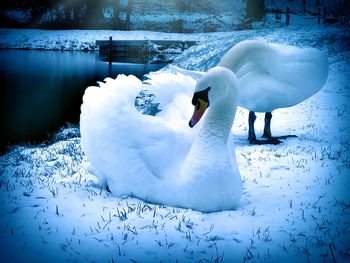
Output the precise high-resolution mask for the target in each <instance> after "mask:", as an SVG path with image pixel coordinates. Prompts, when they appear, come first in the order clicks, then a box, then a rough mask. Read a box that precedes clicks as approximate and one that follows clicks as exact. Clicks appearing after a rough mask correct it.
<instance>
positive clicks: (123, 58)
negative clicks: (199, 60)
mask: <svg viewBox="0 0 350 263" xmlns="http://www.w3.org/2000/svg"><path fill="white" fill-rule="evenodd" d="M196 44H197V42H196V41H176V40H113V39H112V37H110V38H109V40H97V41H96V45H98V46H99V55H100V59H101V60H102V61H107V62H109V63H112V62H124V63H138V64H164V63H171V62H172V60H173V58H174V57H175V56H176V55H178V54H181V53H182V52H183V51H184V50H185V49H187V48H189V47H191V46H194V45H196Z"/></svg>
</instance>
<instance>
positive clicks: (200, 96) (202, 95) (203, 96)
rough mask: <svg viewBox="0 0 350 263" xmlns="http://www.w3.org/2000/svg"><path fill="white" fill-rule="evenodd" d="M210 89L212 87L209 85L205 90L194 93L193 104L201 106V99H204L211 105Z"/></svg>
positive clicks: (197, 106)
mask: <svg viewBox="0 0 350 263" xmlns="http://www.w3.org/2000/svg"><path fill="white" fill-rule="evenodd" d="M210 89H211V87H208V88H206V89H205V90H202V91H197V92H195V93H194V94H193V98H192V105H193V106H196V109H197V108H199V107H200V105H199V99H201V100H204V101H205V102H206V103H207V104H208V107H209V98H208V93H209V90H210Z"/></svg>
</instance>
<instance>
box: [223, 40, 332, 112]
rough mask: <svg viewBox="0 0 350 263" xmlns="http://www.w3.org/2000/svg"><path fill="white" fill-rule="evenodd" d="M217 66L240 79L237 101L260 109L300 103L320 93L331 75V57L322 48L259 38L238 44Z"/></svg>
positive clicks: (251, 108)
mask: <svg viewBox="0 0 350 263" xmlns="http://www.w3.org/2000/svg"><path fill="white" fill-rule="evenodd" d="M218 65H219V66H224V67H227V68H229V69H231V70H232V71H234V72H235V73H236V75H237V77H238V78H239V85H240V91H241V92H240V96H239V97H240V99H239V102H238V104H239V105H240V106H243V107H245V108H248V109H250V110H253V111H258V112H266V111H272V110H274V109H276V108H282V107H290V106H293V105H295V104H297V103H300V102H301V101H303V100H305V99H307V98H309V97H310V96H312V95H313V94H315V93H316V92H318V91H319V90H320V89H321V88H322V86H323V85H324V83H325V82H326V80H327V77H328V59H327V57H326V56H325V55H324V54H323V53H322V52H321V51H319V50H317V49H314V48H297V47H293V46H288V45H280V44H271V43H264V42H261V41H256V40H247V41H242V42H240V43H238V44H237V45H235V46H234V47H233V48H231V49H230V50H229V51H228V52H227V53H226V54H225V55H224V56H223V58H222V60H221V61H220V63H219V64H218Z"/></svg>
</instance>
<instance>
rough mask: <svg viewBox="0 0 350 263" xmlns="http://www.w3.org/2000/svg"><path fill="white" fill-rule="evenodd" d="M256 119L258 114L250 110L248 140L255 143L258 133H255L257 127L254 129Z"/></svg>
mask: <svg viewBox="0 0 350 263" xmlns="http://www.w3.org/2000/svg"><path fill="white" fill-rule="evenodd" d="M255 120H256V115H255V112H254V111H250V112H249V117H248V125H249V130H248V141H249V142H250V143H251V144H254V142H255V141H256V135H255V129H254V122H255Z"/></svg>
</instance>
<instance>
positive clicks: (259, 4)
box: [246, 0, 265, 21]
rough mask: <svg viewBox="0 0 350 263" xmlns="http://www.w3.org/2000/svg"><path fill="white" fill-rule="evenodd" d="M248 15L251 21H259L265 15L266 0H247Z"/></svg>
mask: <svg viewBox="0 0 350 263" xmlns="http://www.w3.org/2000/svg"><path fill="white" fill-rule="evenodd" d="M246 16H247V19H248V20H249V21H259V20H261V19H262V18H263V17H264V16H265V1H264V0H247V6H246Z"/></svg>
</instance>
